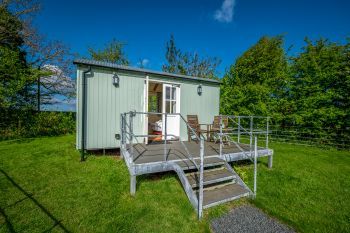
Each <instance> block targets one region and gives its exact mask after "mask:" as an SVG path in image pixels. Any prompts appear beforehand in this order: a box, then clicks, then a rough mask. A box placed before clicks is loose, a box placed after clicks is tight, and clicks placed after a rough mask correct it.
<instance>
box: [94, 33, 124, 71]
mask: <svg viewBox="0 0 350 233" xmlns="http://www.w3.org/2000/svg"><path fill="white" fill-rule="evenodd" d="M124 47H125V43H122V42H120V41H118V40H116V39H113V40H112V41H111V42H109V43H108V44H106V45H105V47H104V48H102V49H94V48H92V47H90V48H88V52H89V55H90V58H91V59H93V60H96V61H104V62H112V63H115V64H119V65H129V60H128V58H127V57H126V55H125V52H124Z"/></svg>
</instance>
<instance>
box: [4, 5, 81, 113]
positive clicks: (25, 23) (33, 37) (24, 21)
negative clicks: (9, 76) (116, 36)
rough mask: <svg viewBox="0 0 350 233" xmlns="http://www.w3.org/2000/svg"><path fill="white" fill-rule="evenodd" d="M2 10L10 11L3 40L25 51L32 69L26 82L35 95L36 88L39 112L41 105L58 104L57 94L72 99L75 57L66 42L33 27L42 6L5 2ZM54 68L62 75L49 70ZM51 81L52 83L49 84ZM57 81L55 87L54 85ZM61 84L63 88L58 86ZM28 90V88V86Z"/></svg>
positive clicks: (5, 22)
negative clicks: (46, 35)
mask: <svg viewBox="0 0 350 233" xmlns="http://www.w3.org/2000/svg"><path fill="white" fill-rule="evenodd" d="M0 9H1V11H2V12H7V16H5V15H6V14H2V15H3V17H2V20H1V22H0V23H1V25H2V26H1V27H0V32H1V36H0V40H1V41H2V42H4V43H7V44H11V43H12V44H13V43H17V44H16V45H15V47H16V46H17V47H18V48H19V49H20V51H21V52H22V56H23V59H25V62H26V64H27V66H28V68H30V70H31V71H30V76H29V75H28V74H27V79H30V81H31V83H32V84H31V85H30V89H32V92H33V89H36V106H37V110H38V111H40V106H41V105H42V104H53V103H55V102H54V101H53V100H54V99H55V96H56V95H60V96H64V97H65V98H68V99H70V98H71V97H72V96H73V95H74V92H75V90H74V88H72V86H73V85H74V82H73V80H72V79H71V78H69V75H70V74H71V64H72V56H71V55H70V53H69V48H67V47H66V46H65V45H64V44H63V43H61V42H59V41H49V40H47V39H46V38H45V37H44V36H43V35H41V34H40V33H38V31H37V30H36V29H35V28H34V27H33V24H32V20H33V17H35V14H36V13H37V12H38V11H39V9H40V5H39V4H38V3H37V2H36V1H32V0H3V1H2V2H1V3H0ZM8 15H10V16H11V17H9V16H8ZM3 31H4V33H3ZM52 66H55V67H57V68H58V69H59V70H60V72H58V73H57V72H56V73H54V72H53V73H52V70H50V69H47V67H52ZM55 70H56V71H57V69H55ZM50 78H51V79H52V80H51V81H50V82H48V79H50ZM60 79H62V80H60ZM54 80H56V81H54ZM59 81H63V82H59ZM54 82H56V84H55V85H52V84H53V83H54ZM60 83H61V86H60V87H58V86H59V85H60ZM68 83H69V84H68ZM63 84H67V86H66V87H65V86H64V85H63ZM26 88H27V89H28V88H29V87H28V85H27V87H26Z"/></svg>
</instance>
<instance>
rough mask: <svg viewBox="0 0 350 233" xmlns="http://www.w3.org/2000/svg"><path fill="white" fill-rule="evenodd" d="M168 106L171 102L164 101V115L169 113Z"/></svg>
mask: <svg viewBox="0 0 350 233" xmlns="http://www.w3.org/2000/svg"><path fill="white" fill-rule="evenodd" d="M170 104H171V101H165V112H166V113H171V108H170Z"/></svg>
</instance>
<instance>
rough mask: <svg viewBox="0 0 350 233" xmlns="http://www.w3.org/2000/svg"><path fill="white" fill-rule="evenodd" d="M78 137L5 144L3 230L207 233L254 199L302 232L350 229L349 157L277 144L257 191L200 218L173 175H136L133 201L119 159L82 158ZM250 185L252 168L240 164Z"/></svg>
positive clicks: (0, 149)
mask: <svg viewBox="0 0 350 233" xmlns="http://www.w3.org/2000/svg"><path fill="white" fill-rule="evenodd" d="M74 142H75V140H74V135H68V136H62V137H49V138H36V139H25V140H17V141H3V142H0V187H1V189H0V232H44V231H53V232H62V231H63V232H64V231H66V232H209V231H210V220H211V219H212V218H214V217H217V216H220V215H221V214H224V213H225V212H227V211H228V210H229V209H230V208H232V207H234V206H235V205H240V204H243V203H246V202H251V203H253V204H254V205H256V206H258V207H260V208H261V209H262V210H263V211H265V212H266V213H268V214H270V215H271V216H274V217H275V218H277V219H279V220H280V221H282V222H284V223H286V224H288V225H290V226H291V227H293V228H294V229H296V230H297V231H300V232H346V231H349V229H350V201H349V200H350V179H349V177H350V152H348V151H337V150H332V149H327V150H326V149H319V148H316V147H307V146H296V145H290V144H283V143H271V144H270V147H271V148H273V149H274V150H275V156H274V167H273V169H271V170H269V169H268V168H267V166H266V163H267V159H266V158H265V159H261V160H260V162H259V166H258V169H259V170H258V194H257V198H256V199H255V200H254V201H250V200H241V201H238V202H233V203H229V204H226V205H222V206H219V207H216V208H212V209H209V210H207V211H205V217H204V219H203V220H202V221H198V220H197V217H196V213H195V211H194V210H193V208H192V206H191V204H190V202H189V201H188V199H187V197H186V195H185V193H184V191H183V190H182V187H181V184H180V182H179V181H178V180H177V177H176V175H175V174H172V173H166V174H160V175H152V176H142V177H138V186H137V192H136V196H135V197H131V196H130V195H129V176H128V171H127V169H126V166H125V164H124V162H123V161H122V160H120V159H119V158H117V157H115V156H93V155H90V156H89V157H88V159H87V161H86V162H83V163H81V162H80V161H79V153H78V152H77V151H76V150H75V148H74V147H75V146H74ZM234 167H235V168H236V169H237V170H238V171H239V173H240V174H241V175H242V177H243V178H244V180H245V181H247V182H248V184H249V185H251V184H252V175H253V170H252V169H253V166H252V164H250V163H248V162H241V163H237V164H234Z"/></svg>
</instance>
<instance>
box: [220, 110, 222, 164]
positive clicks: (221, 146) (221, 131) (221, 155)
mask: <svg viewBox="0 0 350 233" xmlns="http://www.w3.org/2000/svg"><path fill="white" fill-rule="evenodd" d="M219 119H220V157H222V115H220V116H219Z"/></svg>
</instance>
